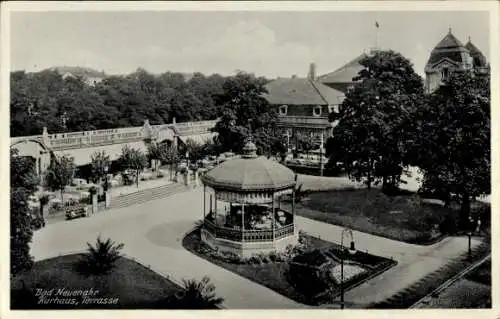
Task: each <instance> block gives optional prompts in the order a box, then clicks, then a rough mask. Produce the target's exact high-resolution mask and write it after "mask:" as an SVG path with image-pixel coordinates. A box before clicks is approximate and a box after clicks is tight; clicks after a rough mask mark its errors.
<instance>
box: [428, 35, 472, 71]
mask: <svg viewBox="0 0 500 319" xmlns="http://www.w3.org/2000/svg"><path fill="white" fill-rule="evenodd" d="M470 59H471V56H470V53H469V51H468V50H467V49H466V48H465V47H464V45H463V44H462V42H460V40H458V39H457V38H456V37H455V36H454V35H453V34H452V33H451V29H450V31H449V32H448V34H447V35H446V36H445V37H444V38H443V39H442V40H441V41H440V42H439V43H438V44H437V45H436V47H435V48H434V49H433V50H432V52H431V55H430V57H429V60H428V61H427V65H426V69H431V68H433V67H434V66H435V65H437V64H439V63H440V62H442V61H443V60H448V61H451V62H452V63H455V64H456V65H457V66H458V67H465V66H466V65H467V64H468V63H469V62H470Z"/></svg>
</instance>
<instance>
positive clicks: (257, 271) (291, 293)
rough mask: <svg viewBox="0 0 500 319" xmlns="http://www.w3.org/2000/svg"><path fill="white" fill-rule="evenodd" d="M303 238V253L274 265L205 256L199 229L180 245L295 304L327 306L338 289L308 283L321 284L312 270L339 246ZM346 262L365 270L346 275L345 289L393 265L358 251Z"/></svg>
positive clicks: (336, 252) (319, 266) (276, 262)
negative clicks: (302, 266)
mask: <svg viewBox="0 0 500 319" xmlns="http://www.w3.org/2000/svg"><path fill="white" fill-rule="evenodd" d="M304 237H305V238H306V240H307V242H308V245H307V246H308V248H307V249H306V251H304V252H303V253H302V254H300V255H298V256H296V258H295V259H292V260H288V261H275V262H272V261H267V262H266V261H260V262H255V263H241V262H228V261H225V260H222V259H221V258H218V257H216V256H214V255H212V254H210V253H205V251H206V250H207V246H206V245H205V244H203V243H202V242H201V240H200V231H199V230H194V231H193V232H191V233H189V234H188V235H187V236H186V237H184V239H183V246H184V248H186V249H187V250H188V251H190V252H191V253H193V254H195V255H197V256H199V257H202V258H204V259H206V260H208V261H210V262H212V263H213V264H216V265H218V266H220V267H222V268H225V269H227V270H229V271H232V272H234V273H236V274H238V275H240V276H242V277H245V278H247V279H249V280H251V281H253V282H256V283H258V284H260V285H263V286H265V287H267V288H270V289H272V290H274V291H276V292H277V293H279V294H281V295H284V296H286V297H288V298H290V299H292V300H295V301H297V302H300V303H303V304H308V305H318V304H325V303H330V302H332V299H335V298H336V296H337V295H338V293H339V287H340V286H339V285H333V286H330V287H328V288H327V287H326V286H325V285H318V286H316V287H314V289H313V290H311V289H310V288H311V284H310V280H311V279H314V280H317V281H318V282H321V278H314V277H315V276H314V274H315V273H316V270H317V269H319V268H321V265H320V264H322V265H325V263H324V262H325V261H332V257H333V258H335V257H334V256H333V255H337V256H338V254H339V250H340V247H339V245H336V244H333V243H330V242H328V241H324V240H321V239H319V238H316V237H312V236H309V235H304ZM316 254H321V255H322V257H323V258H324V260H323V261H322V262H319V263H318V261H319V260H320V258H316ZM325 256H326V257H325ZM350 260H356V261H358V262H362V263H363V265H364V266H366V267H365V270H366V271H365V272H364V273H363V274H362V275H360V276H353V277H352V278H350V279H348V278H347V275H346V279H345V288H346V290H348V289H349V288H352V287H354V286H356V285H358V284H360V283H362V282H363V281H365V280H367V279H368V277H372V276H376V275H378V274H380V273H381V272H383V271H385V270H387V269H388V268H390V267H391V266H394V265H395V264H396V262H395V261H392V260H388V259H385V258H382V257H378V256H373V255H369V254H366V253H362V252H359V254H357V256H356V258H354V257H350ZM292 261H295V262H296V263H299V264H303V265H305V266H306V267H305V268H308V269H306V271H305V272H303V271H302V269H298V271H299V272H300V273H298V272H297V270H292V267H296V265H295V264H294V263H292ZM334 264H338V263H334ZM308 265H310V267H307V266H308ZM299 266H300V265H299ZM337 268H338V267H337ZM346 268H347V266H346ZM295 269H297V268H295ZM309 269H310V270H311V271H310V270H309ZM346 272H347V271H346ZM313 286H314V285H313Z"/></svg>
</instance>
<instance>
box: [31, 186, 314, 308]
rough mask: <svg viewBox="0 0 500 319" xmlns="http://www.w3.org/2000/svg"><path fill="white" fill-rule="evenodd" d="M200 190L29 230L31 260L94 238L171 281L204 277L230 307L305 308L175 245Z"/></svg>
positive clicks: (199, 213)
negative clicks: (31, 235)
mask: <svg viewBox="0 0 500 319" xmlns="http://www.w3.org/2000/svg"><path fill="white" fill-rule="evenodd" d="M202 201H203V196H202V193H201V189H196V190H193V191H190V192H186V193H181V194H177V195H174V196H172V197H169V198H165V199H159V200H156V201H151V202H147V203H144V204H141V205H137V206H131V207H126V208H122V209H117V210H114V211H108V212H106V213H101V214H98V215H95V216H92V217H91V218H82V219H75V220H72V221H67V222H60V223H55V224H51V225H48V226H47V227H46V228H44V229H42V230H40V231H37V232H35V235H34V238H33V243H32V254H33V255H34V257H35V259H36V260H40V259H45V258H48V257H52V256H54V254H57V253H60V254H67V253H74V252H78V251H80V250H82V249H85V247H86V242H88V241H90V242H95V239H96V238H97V236H98V235H99V234H101V235H102V237H103V238H107V237H109V238H112V239H113V240H115V241H117V242H123V243H125V248H124V253H126V254H128V255H130V256H134V257H135V258H136V259H137V260H138V261H140V262H141V263H143V264H145V265H151V266H152V268H154V269H155V270H158V271H159V272H161V273H163V274H169V275H170V276H172V277H173V278H174V279H176V280H179V281H180V280H181V279H182V278H186V279H189V278H197V279H201V278H202V277H203V276H204V275H208V276H209V277H210V278H211V280H212V282H213V283H214V284H215V286H216V287H217V294H218V295H220V296H222V297H224V298H225V300H226V302H225V306H226V307H227V308H231V309H245V308H246V309H252V308H253V309H261V308H262V309H280V308H281V309H283V308H305V306H303V305H301V304H298V303H296V302H294V301H293V300H290V299H288V298H286V297H284V296H282V295H280V294H278V293H275V292H274V291H272V290H270V289H268V288H266V287H263V286H261V285H258V284H255V283H253V282H251V281H249V280H247V279H245V278H243V277H240V276H238V275H236V274H234V273H232V272H230V271H227V270H225V269H223V268H220V267H218V266H215V265H214V264H212V263H210V262H208V261H205V260H204V259H201V258H199V257H197V256H195V255H193V254H191V253H190V252H188V251H186V250H185V249H184V248H182V246H181V240H182V237H183V235H184V234H185V232H187V231H189V230H190V229H191V228H192V227H193V226H194V224H195V222H196V221H197V220H199V219H200V218H202V217H203V210H202Z"/></svg>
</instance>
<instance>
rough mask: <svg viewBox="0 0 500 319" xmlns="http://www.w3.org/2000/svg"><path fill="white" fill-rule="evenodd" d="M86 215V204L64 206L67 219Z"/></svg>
mask: <svg viewBox="0 0 500 319" xmlns="http://www.w3.org/2000/svg"><path fill="white" fill-rule="evenodd" d="M87 216H88V209H87V205H86V204H79V205H75V206H71V207H68V208H66V219H68V220H70V219H74V218H79V217H87Z"/></svg>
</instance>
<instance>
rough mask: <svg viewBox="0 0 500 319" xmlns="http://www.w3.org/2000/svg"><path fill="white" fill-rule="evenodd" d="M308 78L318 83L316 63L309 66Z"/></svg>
mask: <svg viewBox="0 0 500 319" xmlns="http://www.w3.org/2000/svg"><path fill="white" fill-rule="evenodd" d="M307 77H308V78H309V80H311V81H316V63H314V62H313V63H311V64H309V75H308V76H307Z"/></svg>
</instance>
